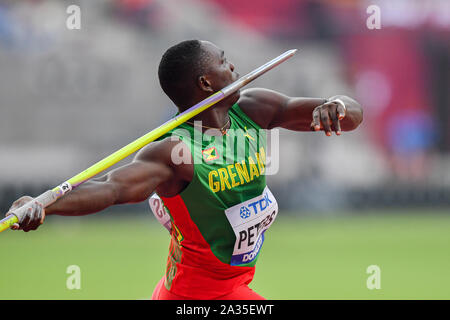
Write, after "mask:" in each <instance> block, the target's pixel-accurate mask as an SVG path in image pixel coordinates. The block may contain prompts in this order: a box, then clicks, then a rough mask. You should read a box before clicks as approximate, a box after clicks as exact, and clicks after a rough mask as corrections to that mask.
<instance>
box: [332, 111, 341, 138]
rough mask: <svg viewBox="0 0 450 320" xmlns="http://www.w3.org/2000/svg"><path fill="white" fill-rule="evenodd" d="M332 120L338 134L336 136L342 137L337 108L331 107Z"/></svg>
mask: <svg viewBox="0 0 450 320" xmlns="http://www.w3.org/2000/svg"><path fill="white" fill-rule="evenodd" d="M329 114H330V118H331V123H332V125H333V130H334V131H335V132H336V135H338V136H340V135H341V124H340V122H339V119H338V112H337V106H334V107H330V113H329Z"/></svg>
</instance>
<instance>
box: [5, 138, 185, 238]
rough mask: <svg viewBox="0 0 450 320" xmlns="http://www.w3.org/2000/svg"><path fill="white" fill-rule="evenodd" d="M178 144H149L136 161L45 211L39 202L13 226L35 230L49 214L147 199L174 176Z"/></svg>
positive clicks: (92, 210)
mask: <svg viewBox="0 0 450 320" xmlns="http://www.w3.org/2000/svg"><path fill="white" fill-rule="evenodd" d="M176 143H177V142H173V141H168V139H166V140H163V141H159V142H154V143H152V144H150V145H148V146H146V147H145V148H143V149H142V150H141V151H140V152H139V153H138V154H137V155H136V157H135V158H134V160H133V162H131V163H129V164H127V165H124V166H122V167H120V168H117V169H115V170H112V171H110V172H109V173H107V174H106V175H104V176H102V177H100V178H96V179H91V180H90V181H87V182H85V183H84V184H82V185H80V186H79V187H77V188H76V189H74V190H73V191H71V192H69V193H68V194H66V195H65V196H64V197H62V198H60V199H59V200H58V201H56V202H55V203H54V204H52V205H50V206H49V207H47V208H45V210H44V209H43V208H42V205H40V204H39V203H36V204H35V205H34V206H33V208H32V209H30V210H29V212H28V213H27V216H26V217H25V218H24V219H23V221H22V222H21V224H20V226H18V225H15V226H14V227H13V229H23V230H24V231H30V230H35V229H37V228H38V227H39V225H40V224H42V223H43V221H44V218H45V215H49V214H56V215H64V216H80V215H86V214H91V213H95V212H99V211H101V210H103V209H105V208H107V207H109V206H112V205H114V204H123V203H135V202H141V201H144V200H146V199H147V198H148V197H149V196H150V195H151V194H152V192H153V191H154V190H155V189H156V188H157V187H158V185H159V184H161V183H163V182H166V181H168V180H169V179H171V178H172V177H173V176H174V168H173V166H172V162H171V160H170V154H171V149H172V147H173V146H174V145H175V144H176ZM31 199H32V198H31V197H28V196H25V197H22V198H20V199H18V200H16V201H15V202H14V203H13V205H12V206H11V209H10V210H12V209H14V208H17V207H20V206H22V205H23V204H25V203H27V202H28V201H30V200H31Z"/></svg>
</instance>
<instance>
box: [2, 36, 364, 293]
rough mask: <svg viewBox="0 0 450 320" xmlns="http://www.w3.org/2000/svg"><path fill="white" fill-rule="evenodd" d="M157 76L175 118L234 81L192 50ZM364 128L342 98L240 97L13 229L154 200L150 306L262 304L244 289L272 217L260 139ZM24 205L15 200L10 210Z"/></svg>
mask: <svg viewBox="0 0 450 320" xmlns="http://www.w3.org/2000/svg"><path fill="white" fill-rule="evenodd" d="M158 75H159V81H160V84H161V87H162V89H163V90H164V92H165V93H166V94H167V95H168V96H169V98H170V99H171V100H172V101H173V102H174V103H175V105H176V106H177V107H178V110H179V112H183V111H184V110H186V109H187V108H188V107H189V106H192V105H194V104H196V103H197V102H199V101H202V100H203V99H205V98H207V97H208V96H210V95H211V94H212V93H214V92H217V91H218V90H220V89H222V88H223V87H225V86H227V85H229V84H230V83H232V82H233V81H235V80H236V79H237V78H238V76H239V75H238V74H237V73H236V72H235V67H234V65H233V64H232V63H231V62H229V61H228V60H227V59H226V57H225V53H224V51H223V50H221V49H220V48H218V47H217V46H216V45H214V44H212V43H211V42H208V41H199V40H188V41H183V42H181V43H179V44H177V45H175V46H173V47H171V48H169V49H168V50H167V51H166V52H165V53H164V55H163V57H162V59H161V62H160V65H159V70H158ZM362 118H363V113H362V109H361V106H360V105H359V104H358V103H357V102H356V101H355V100H353V99H351V98H349V97H347V96H333V97H330V98H328V99H323V98H301V97H288V96H285V95H283V94H281V93H278V92H275V91H272V90H268V89H256V88H254V89H246V90H243V91H242V92H239V91H238V92H236V93H235V94H233V95H231V96H230V97H228V98H226V99H224V100H222V101H220V102H219V103H217V104H216V105H214V106H213V107H211V108H209V109H207V110H205V111H204V112H202V113H200V114H199V115H197V116H195V117H194V118H193V119H191V120H192V121H194V122H186V123H183V124H181V125H180V126H178V127H177V128H175V129H173V130H171V131H169V132H168V133H167V134H165V135H163V136H162V137H160V138H159V139H158V140H157V141H155V142H152V143H151V144H149V145H148V146H146V147H144V148H143V149H142V150H140V151H139V152H138V153H137V155H136V156H135V158H134V159H133V161H132V162H131V163H129V164H127V165H124V166H122V167H120V168H118V169H115V170H112V171H110V172H109V173H107V174H106V175H104V176H102V177H100V178H96V179H92V180H90V181H87V182H86V183H84V184H82V185H81V186H79V187H78V188H77V189H75V190H74V191H72V192H70V193H68V194H67V195H65V196H64V197H62V198H61V199H59V200H58V201H57V202H55V203H54V204H52V205H50V206H49V207H47V208H45V209H44V208H43V207H42V205H41V204H39V203H37V202H35V203H34V205H33V207H32V208H30V209H29V210H28V211H27V213H26V215H25V216H24V217H22V218H23V219H21V220H20V221H22V222H21V223H20V225H18V224H16V225H14V226H13V229H22V230H24V231H30V230H35V229H37V228H38V227H39V225H41V224H42V223H43V222H44V218H45V216H46V215H52V214H57V215H66V216H79V215H87V214H92V213H95V212H99V211H102V210H103V209H105V208H107V207H109V206H112V205H115V204H123V203H135V202H141V201H144V200H146V199H148V198H149V197H150V196H151V195H152V194H153V193H154V192H155V194H154V196H153V197H152V198H151V199H150V203H151V204H152V208H153V209H154V210H155V211H157V212H162V213H163V214H167V215H169V217H170V227H169V230H170V233H171V242H170V252H169V257H168V260H167V269H166V274H165V276H164V277H163V278H162V279H161V281H160V282H159V283H158V285H157V286H156V288H155V290H154V292H153V296H152V298H153V299H239V300H241V299H263V297H262V296H260V295H259V294H257V293H256V292H254V291H253V290H251V289H250V288H249V287H248V284H249V283H250V282H251V281H252V279H253V275H254V272H255V264H256V261H257V260H258V256H259V253H260V250H261V247H262V245H263V242H264V239H265V232H266V230H267V229H268V228H269V227H270V226H271V225H272V223H273V221H274V220H275V218H276V216H277V214H278V205H277V202H276V200H275V198H274V197H273V194H272V193H271V192H270V189H269V188H268V187H267V185H266V179H265V173H266V167H265V165H266V162H265V160H266V141H265V134H264V132H265V131H264V130H266V129H273V128H277V127H281V128H286V129H289V130H294V131H324V133H325V134H326V135H327V136H331V135H332V132H335V133H336V134H337V135H341V133H342V131H350V130H354V129H356V128H357V127H358V125H359V124H360V123H361V121H362ZM195 121H201V122H195ZM198 123H200V125H198ZM261 129H264V130H261ZM255 132H257V133H258V134H257V135H255ZM261 132H262V133H261ZM198 135H200V136H201V139H196V138H195V137H196V136H198ZM236 141H237V143H236ZM231 146H232V147H231ZM180 158H181V159H182V160H183V159H184V161H179V160H180ZM225 158H226V160H224V159H225ZM30 200H32V198H31V197H28V196H24V197H21V198H20V199H18V200H16V201H15V202H14V203H13V205H12V207H11V209H10V210H12V209H14V208H17V207H20V206H22V205H23V204H25V203H27V202H29V201H30ZM160 210H164V211H160ZM7 214H8V213H7Z"/></svg>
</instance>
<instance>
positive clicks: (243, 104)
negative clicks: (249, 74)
mask: <svg viewBox="0 0 450 320" xmlns="http://www.w3.org/2000/svg"><path fill="white" fill-rule="evenodd" d="M288 99H289V97H287V96H286V95H284V94H281V93H279V92H277V91H274V90H270V89H264V88H251V89H245V90H243V91H242V92H241V96H240V98H239V100H238V102H237V103H238V105H239V107H240V108H241V109H242V111H243V112H244V113H245V114H246V115H247V116H249V117H250V118H251V119H252V120H253V121H255V122H256V123H257V124H258V125H259V126H261V127H262V128H268V126H269V123H270V122H271V120H272V119H273V117H274V116H275V114H276V113H277V112H278V111H279V110H280V108H282V107H283V106H284V105H285V104H286V103H287V101H288Z"/></svg>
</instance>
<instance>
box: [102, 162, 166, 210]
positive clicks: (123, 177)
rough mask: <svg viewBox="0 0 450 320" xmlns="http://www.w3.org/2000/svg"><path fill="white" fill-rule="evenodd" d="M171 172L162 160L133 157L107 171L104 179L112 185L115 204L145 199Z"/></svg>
mask: <svg viewBox="0 0 450 320" xmlns="http://www.w3.org/2000/svg"><path fill="white" fill-rule="evenodd" d="M171 174H172V169H171V168H170V167H168V166H167V165H165V164H164V163H162V162H159V161H143V160H139V159H135V160H134V161H133V162H132V163H130V164H127V165H125V166H123V167H120V168H118V169H115V170H113V171H111V172H109V173H108V174H107V176H106V180H107V182H108V183H110V184H112V185H113V188H114V192H115V193H116V196H115V199H116V204H121V203H133V202H141V201H144V200H145V199H147V198H148V197H149V196H150V195H151V194H152V193H153V191H154V190H155V189H156V187H157V186H158V185H159V184H160V183H162V182H164V181H166V180H167V179H169V177H170V176H171Z"/></svg>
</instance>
